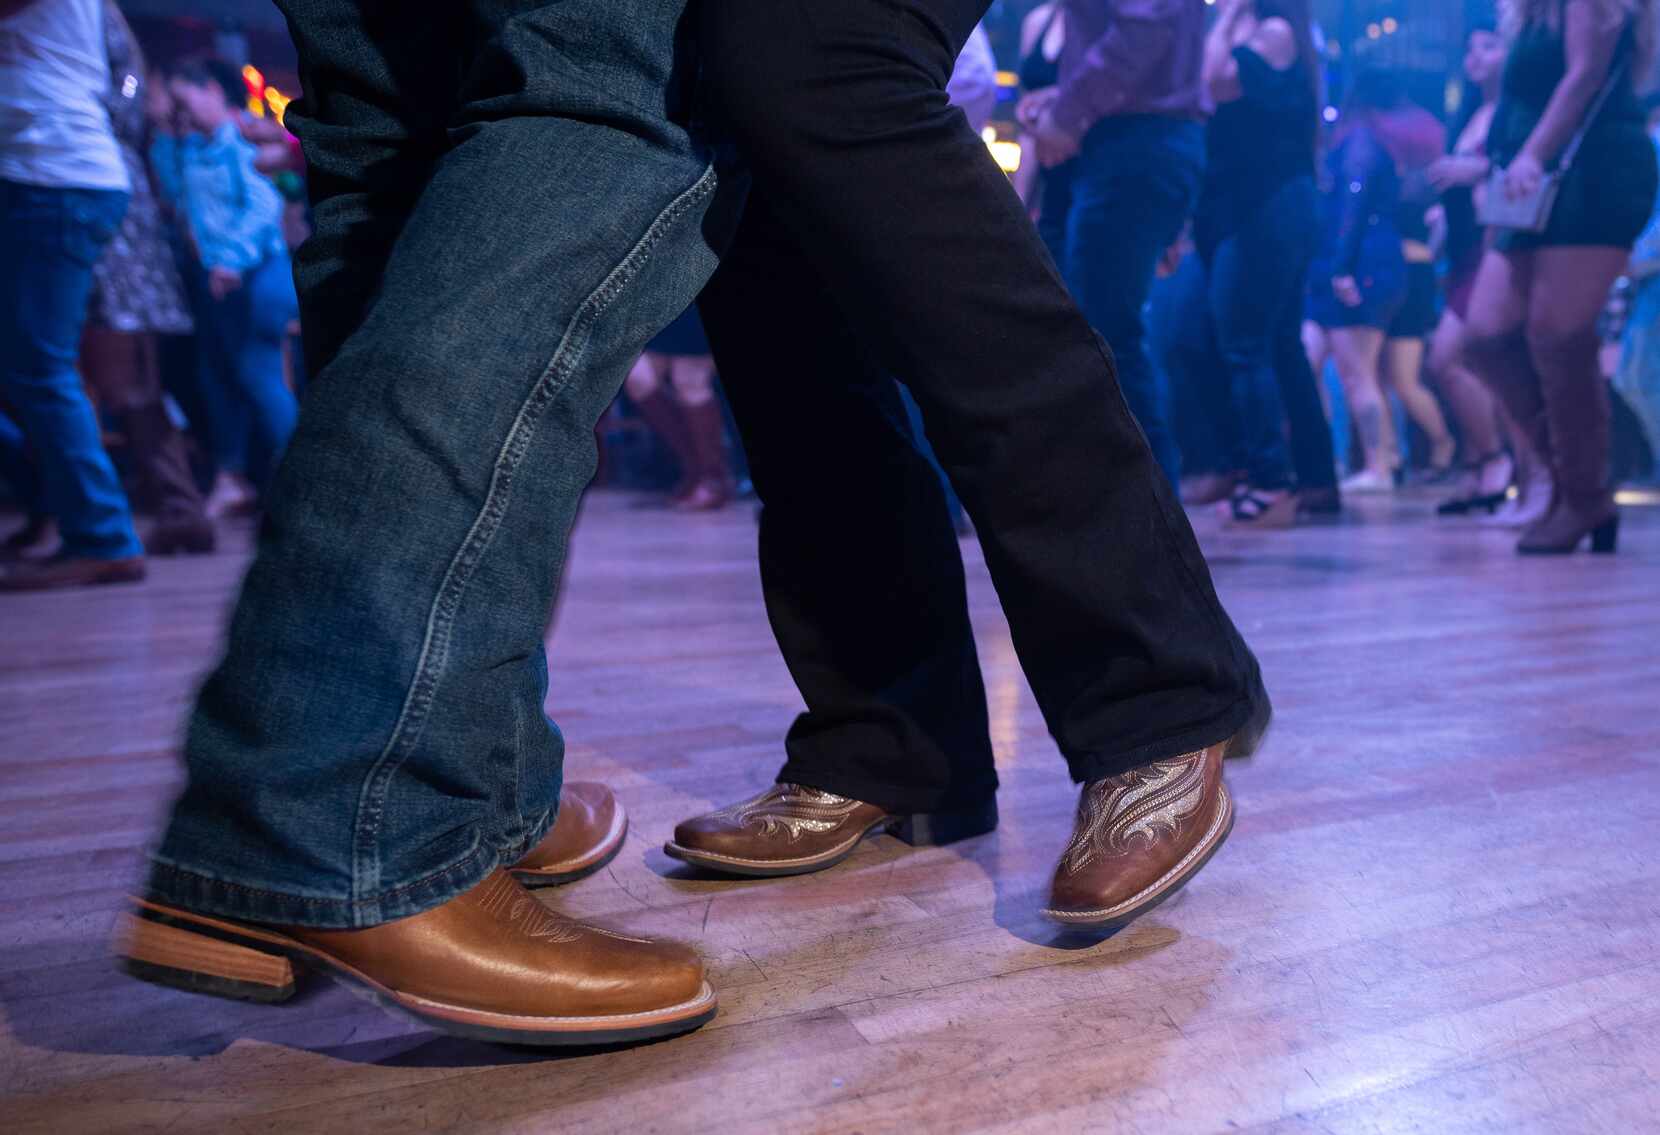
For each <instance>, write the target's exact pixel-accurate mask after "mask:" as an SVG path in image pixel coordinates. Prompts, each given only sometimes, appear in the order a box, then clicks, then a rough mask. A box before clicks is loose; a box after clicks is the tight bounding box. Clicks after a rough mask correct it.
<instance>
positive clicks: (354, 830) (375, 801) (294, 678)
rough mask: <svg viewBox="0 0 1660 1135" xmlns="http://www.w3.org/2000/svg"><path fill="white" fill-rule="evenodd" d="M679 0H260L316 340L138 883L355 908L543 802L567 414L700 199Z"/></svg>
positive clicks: (578, 470)
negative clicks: (293, 152)
mask: <svg viewBox="0 0 1660 1135" xmlns="http://www.w3.org/2000/svg"><path fill="white" fill-rule="evenodd" d="M684 4H685V0H563V2H560V3H527V2H511V0H477V2H475V3H465V4H463V3H457V4H453V5H435V6H433V8H432V10H431V12H423V14H422V18H421V19H420V20H419V21H414V22H411V21H410V20H409V19H408V18H407V9H406V8H405V7H404V6H403V5H399V4H393V3H390V2H389V0H388V2H378V3H368V4H365V3H361V2H347V0H283V3H282V7H283V10H284V12H285V14H286V15H287V17H288V20H289V26H290V29H291V31H292V32H293V35H294V39H295V43H296V46H297V47H298V49H299V55H300V73H301V77H302V87H303V93H304V98H303V101H301V102H298V103H296V104H295V106H294V107H293V108H292V110H291V112H290V116H289V119H288V121H289V125H290V127H291V128H292V129H294V130H295V132H296V134H297V135H298V136H299V138H300V140H301V143H302V145H303V146H304V147H305V150H306V156H307V160H308V163H309V165H310V168H311V170H312V171H313V178H312V183H313V193H314V194H315V196H316V201H315V205H316V209H315V214H316V218H317V222H318V227H317V235H316V237H314V238H313V242H312V243H311V244H310V245H309V246H308V247H307V248H306V249H302V250H301V254H300V257H299V260H300V271H299V273H298V279H299V283H300V302H301V310H302V313H303V314H302V321H304V322H307V324H308V325H307V327H306V332H305V333H306V338H307V354H308V357H310V358H311V359H312V360H313V361H314V362H315V361H319V360H320V361H322V362H323V365H322V366H321V367H320V368H318V369H316V370H314V372H313V378H312V380H311V382H310V384H309V386H308V388H307V391H306V397H305V400H304V403H303V405H302V407H301V411H300V419H299V425H298V428H297V429H296V430H295V432H294V436H293V438H292V440H291V442H290V443H289V447H288V452H287V455H286V456H285V458H284V459H283V461H282V464H281V465H280V466H279V468H278V470H277V474H276V479H275V483H274V485H273V488H272V491H271V493H270V495H269V497H268V501H267V513H266V521H265V524H264V527H263V530H262V532H261V537H260V545H259V551H258V555H257V557H256V558H255V561H254V564H253V566H252V568H251V569H250V571H249V573H248V576H247V579H246V582H245V583H244V586H243V591H242V594H241V597H240V599H239V600H238V602H237V606H236V610H235V613H234V615H233V617H232V620H231V626H230V630H229V637H228V641H227V643H226V649H225V655H224V658H223V660H222V661H221V662H220V664H219V666H218V667H217V669H216V670H215V671H214V672H213V674H212V675H211V676H210V677H209V678H208V679H207V682H206V684H205V685H204V686H203V688H202V690H201V693H200V695H199V697H198V700H197V703H196V707H195V710H194V713H193V714H192V717H191V720H190V726H189V732H188V736H187V740H186V745H185V762H186V766H187V771H188V779H187V784H186V787H185V789H184V792H183V794H182V795H181V797H180V798H179V800H178V801H177V803H176V804H175V806H174V808H173V812H172V815H171V819H170V822H169V823H168V826H167V830H166V832H165V834H164V836H163V838H162V840H161V843H160V846H159V847H158V848H157V849H156V851H155V853H154V855H153V861H152V870H151V877H150V887H151V889H152V890H153V892H154V893H155V894H157V895H158V896H159V897H161V898H163V899H166V900H168V901H172V902H176V903H179V904H181V905H183V906H186V907H189V908H191V909H195V910H199V911H206V912H215V913H219V914H222V915H226V916H230V917H240V918H247V919H253V920H259V921H266V922H273V923H287V924H302V925H309V926H323V927H361V926H370V925H374V924H377V923H380V922H384V921H387V920H389V919H394V918H398V917H402V916H406V915H410V914H415V913H418V912H420V911H422V910H426V909H429V908H432V907H435V906H437V905H440V904H441V903H444V902H446V901H448V900H449V899H451V898H453V897H454V896H456V895H458V894H461V893H462V892H464V891H466V890H467V889H469V888H471V887H473V886H475V885H476V884H477V883H478V882H479V881H480V880H482V879H483V878H484V877H485V876H486V875H487V874H488V873H489V872H490V871H492V870H493V869H495V868H496V867H497V866H499V865H502V864H505V863H511V862H513V861H515V860H516V859H517V858H518V857H520V856H521V855H522V854H523V853H524V852H525V851H526V850H527V849H528V848H529V847H530V846H532V845H533V844H534V843H535V842H536V841H537V840H539V839H540V838H541V837H542V835H543V834H544V833H545V832H546V830H547V828H548V826H549V825H550V824H551V823H552V820H553V815H554V811H555V808H556V806H557V801H558V798H559V790H560V782H561V767H562V762H563V743H562V740H561V738H560V735H559V733H558V731H557V729H555V728H553V727H552V725H551V723H550V722H549V721H548V720H547V718H546V717H545V716H544V714H543V708H542V706H543V698H544V695H545V693H546V686H547V663H546V658H545V657H544V655H543V649H542V640H543V634H544V631H545V628H546V625H547V620H548V617H549V614H550V611H551V609H552V603H553V599H554V594H555V590H556V588H557V584H558V581H559V577H560V571H561V567H562V563H563V560H564V553H565V543H566V539H567V536H568V533H569V529H570V526H571V523H572V521H573V519H574V516H575V512H576V507H577V502H578V499H579V497H580V494H581V493H582V490H583V489H584V487H585V486H586V485H587V483H588V481H589V479H590V478H591V477H592V475H593V471H594V467H595V461H596V454H595V447H594V424H595V423H596V422H597V421H598V419H599V417H600V415H601V414H602V413H603V411H604V410H605V408H606V406H607V405H608V404H609V403H610V401H611V399H612V398H613V397H614V396H615V394H616V392H617V390H618V389H619V388H620V386H621V385H622V381H623V377H624V375H625V374H626V373H627V370H628V367H629V366H630V364H631V363H632V362H633V360H634V359H635V357H636V356H637V355H638V354H639V352H640V350H641V349H642V348H643V347H644V346H645V343H646V341H647V340H648V339H650V338H651V336H652V335H653V334H654V333H655V332H657V331H658V330H659V329H661V328H662V327H664V326H666V325H667V324H668V323H669V322H670V320H672V319H673V318H674V317H675V316H676V315H678V314H679V313H680V312H681V311H683V310H685V308H686V307H687V305H688V304H690V303H691V301H692V299H693V298H694V297H695V296H696V294H697V292H698V290H699V288H700V287H701V286H702V284H703V282H704V281H705V279H707V277H708V275H709V274H710V272H712V271H713V269H714V266H715V262H716V257H715V254H714V252H713V251H712V250H711V244H712V243H718V241H719V239H720V231H721V228H722V226H721V224H720V221H719V218H720V216H721V209H716V208H712V206H713V205H715V204H716V186H717V181H718V178H717V175H716V172H715V167H714V164H713V162H712V159H711V156H710V154H709V153H707V152H706V151H705V149H704V148H703V147H702V146H700V145H699V144H698V143H697V142H696V141H694V138H693V136H692V134H691V132H690V131H689V129H688V123H689V120H690V109H691V108H690V102H691V98H692V95H693V91H692V89H691V85H690V84H691V79H692V76H693V75H694V73H695V68H694V67H693V66H691V64H692V62H693V61H692V60H690V59H688V58H687V55H686V52H687V51H688V49H689V46H690V44H689V40H688V38H687V37H686V35H685V34H684V32H683V31H682V28H681V24H682V16H683V8H684ZM446 98H448V99H449V100H450V101H449V105H443V103H444V101H445V99H446ZM722 200H724V197H723V198H722ZM722 208H724V206H722Z"/></svg>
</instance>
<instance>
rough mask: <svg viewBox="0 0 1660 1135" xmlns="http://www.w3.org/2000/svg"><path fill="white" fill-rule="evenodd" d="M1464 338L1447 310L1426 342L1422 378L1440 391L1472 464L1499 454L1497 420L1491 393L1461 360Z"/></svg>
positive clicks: (1456, 318)
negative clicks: (1426, 357) (1423, 374)
mask: <svg viewBox="0 0 1660 1135" xmlns="http://www.w3.org/2000/svg"><path fill="white" fill-rule="evenodd" d="M1464 339H1465V328H1464V320H1463V319H1461V318H1460V317H1459V315H1458V313H1457V312H1453V311H1448V312H1447V313H1446V314H1445V315H1443V316H1442V317H1441V323H1440V325H1439V326H1437V327H1436V329H1435V334H1434V336H1433V337H1432V338H1431V339H1430V345H1429V358H1428V362H1427V369H1426V371H1425V375H1426V377H1427V378H1429V380H1430V381H1431V382H1433V383H1434V384H1435V386H1436V387H1437V388H1438V389H1439V390H1440V391H1441V397H1442V398H1443V399H1445V400H1446V403H1447V409H1448V410H1450V411H1451V412H1452V416H1453V418H1454V420H1455V421H1457V422H1458V429H1459V432H1460V433H1461V434H1463V436H1464V445H1465V449H1466V452H1465V455H1464V456H1465V459H1466V460H1468V461H1470V462H1471V463H1474V462H1479V461H1482V460H1484V459H1485V458H1487V457H1490V456H1492V455H1493V454H1495V453H1497V452H1498V451H1499V448H1500V445H1501V442H1500V438H1499V417H1498V409H1497V407H1496V406H1495V405H1494V403H1493V395H1492V392H1491V391H1489V390H1488V389H1487V388H1486V387H1485V386H1483V385H1482V383H1481V380H1480V379H1479V378H1477V377H1476V376H1475V374H1474V373H1473V372H1472V371H1471V370H1470V368H1469V366H1468V365H1467V364H1466V363H1465V361H1464Z"/></svg>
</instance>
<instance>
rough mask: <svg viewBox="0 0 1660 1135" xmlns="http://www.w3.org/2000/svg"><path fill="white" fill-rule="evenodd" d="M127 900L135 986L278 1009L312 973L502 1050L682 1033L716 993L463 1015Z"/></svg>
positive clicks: (308, 953) (127, 962)
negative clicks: (612, 1009)
mask: <svg viewBox="0 0 1660 1135" xmlns="http://www.w3.org/2000/svg"><path fill="white" fill-rule="evenodd" d="M133 904H134V910H133V911H132V912H131V913H128V914H125V915H123V916H122V923H121V926H120V929H119V935H120V937H119V942H118V945H117V954H118V955H119V958H120V965H121V968H122V969H123V970H125V971H126V972H127V973H129V974H131V975H132V976H133V977H136V978H139V979H140V980H143V981H148V982H152V983H154V984H157V985H165V986H170V987H172V988H175V989H183V990H186V991H188V992H191V993H206V994H210V995H212V996H216V997H226V998H230V999H232V1000H237V1001H255V1002H260V1003H263V1004H277V1003H281V1002H283V1001H287V1000H288V999H289V998H290V997H292V996H293V995H294V993H295V992H296V991H297V990H298V988H299V983H300V980H301V977H302V975H303V974H304V973H305V972H306V971H307V970H318V971H321V972H322V973H323V975H324V976H327V977H331V978H333V979H334V980H336V981H339V982H342V983H343V984H346V985H348V986H351V987H354V988H355V989H357V990H361V991H363V992H366V993H367V994H368V995H369V996H370V997H371V998H372V999H373V1000H374V1001H376V1002H378V1003H379V1004H380V1005H382V1006H384V1007H385V1008H388V1009H392V1010H396V1011H399V1012H402V1013H404V1014H406V1015H408V1016H411V1017H413V1018H415V1019H416V1020H417V1021H419V1022H421V1023H422V1024H423V1025H427V1026H429V1027H431V1028H435V1029H438V1030H439V1031H440V1032H445V1033H450V1034H453V1035H455V1036H463V1037H470V1038H473V1039H476V1040H487V1041H494V1042H497V1043H503V1044H527V1045H548V1046H551V1045H606V1044H626V1043H632V1042H635V1041H642V1040H652V1039H655V1038H658V1037H665V1036H673V1035H675V1034H677V1033H683V1032H689V1031H690V1030H692V1029H695V1028H698V1027H699V1026H701V1025H704V1024H707V1023H708V1022H709V1021H711V1020H713V1019H714V1016H715V1010H716V1001H715V993H714V990H712V989H711V988H710V987H709V984H708V982H705V983H704V984H703V988H702V989H701V990H699V992H698V995H697V996H696V997H694V998H692V999H691V1000H690V1001H685V1002H682V1003H681V1004H679V1005H669V1006H665V1007H664V1008H661V1009H653V1010H650V1011H648V1012H642V1013H617V1014H607V1015H601V1016H572V1017H535V1016H521V1015H516V1014H511V1013H497V1012H491V1011H489V1010H484V1009H470V1008H467V1007H466V1006H462V1005H451V1004H447V1003H445V1002H442V1001H434V1000H431V999H429V998H425V997H420V996H417V995H415V994H411V993H399V992H397V991H396V990H393V989H389V988H387V987H386V986H384V985H382V984H380V983H379V982H377V981H376V980H375V979H374V978H372V977H370V976H369V975H367V974H365V973H363V972H362V971H360V970H358V969H355V968H353V967H352V966H349V965H347V964H346V963H344V962H342V961H340V960H338V959H336V958H333V957H330V956H329V955H328V954H325V953H323V952H322V951H320V950H316V949H313V948H312V947H310V946H307V945H305V944H304V943H302V942H298V941H295V940H294V939H291V938H286V937H284V936H282V935H280V934H276V933H273V932H270V931H266V930H258V929H255V928H253V927H246V926H238V925H236V924H234V923H229V922H224V921H221V920H219V919H216V918H210V917H207V916H205V915H198V914H192V913H190V912H188V911H183V910H178V909H176V908H173V907H166V906H161V905H159V904H157V903H152V902H147V901H145V900H143V899H134V900H133Z"/></svg>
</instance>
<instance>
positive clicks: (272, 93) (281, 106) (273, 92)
mask: <svg viewBox="0 0 1660 1135" xmlns="http://www.w3.org/2000/svg"><path fill="white" fill-rule="evenodd" d="M293 101H294V100H293V99H291V98H289V97H288V96H287V95H285V94H283V93H282V92H281V91H279V90H277V88H275V87H266V88H265V104H266V105H267V106H269V107H270V108H271V114H272V116H273V117H275V118H276V120H277V121H278V122H281V121H282V120H283V119H284V118H285V117H287V115H288V104H289V103H291V102H293Z"/></svg>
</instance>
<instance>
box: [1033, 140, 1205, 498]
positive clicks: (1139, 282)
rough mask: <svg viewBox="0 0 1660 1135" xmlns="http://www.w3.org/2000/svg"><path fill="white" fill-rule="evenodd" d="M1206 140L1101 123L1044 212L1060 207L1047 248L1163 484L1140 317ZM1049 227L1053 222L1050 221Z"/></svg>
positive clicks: (1168, 448)
mask: <svg viewBox="0 0 1660 1135" xmlns="http://www.w3.org/2000/svg"><path fill="white" fill-rule="evenodd" d="M1204 165H1205V133H1204V127H1203V126H1201V125H1200V124H1199V123H1197V122H1187V121H1183V120H1179V119H1171V118H1155V117H1139V116H1138V117H1129V118H1106V119H1103V120H1102V121H1100V122H1098V123H1096V124H1095V126H1094V127H1093V128H1092V129H1091V130H1090V132H1089V133H1088V134H1087V135H1085V136H1084V140H1083V148H1082V150H1081V152H1080V153H1079V154H1078V156H1077V157H1076V158H1074V159H1073V160H1072V161H1071V162H1069V163H1068V164H1067V166H1066V167H1065V168H1064V169H1063V170H1051V171H1048V173H1047V174H1046V176H1049V177H1051V179H1052V181H1053V182H1054V183H1055V188H1054V189H1052V190H1051V189H1046V192H1045V196H1044V205H1045V209H1046V210H1047V209H1049V208H1050V207H1051V202H1052V201H1053V202H1054V203H1055V204H1056V205H1058V204H1059V203H1060V202H1061V201H1064V202H1065V204H1066V212H1065V216H1066V220H1065V227H1064V229H1056V228H1052V229H1051V232H1052V234H1053V235H1052V236H1051V241H1052V242H1054V241H1058V242H1059V244H1058V247H1055V246H1054V245H1053V244H1052V247H1051V251H1052V252H1053V253H1054V254H1055V257H1056V261H1057V263H1058V264H1059V265H1060V268H1061V272H1062V274H1063V275H1064V276H1065V278H1066V283H1067V287H1068V288H1070V289H1071V291H1072V295H1073V297H1074V298H1075V299H1076V300H1077V301H1078V306H1079V307H1080V308H1082V309H1083V312H1084V315H1085V316H1086V317H1088V319H1089V321H1090V323H1091V324H1093V325H1094V327H1095V329H1096V330H1097V331H1099V332H1100V333H1101V335H1102V336H1103V337H1104V338H1105V339H1106V340H1107V343H1108V345H1109V346H1111V347H1112V353H1113V358H1114V360H1115V361H1116V362H1117V364H1118V383H1119V386H1121V387H1122V388H1123V391H1124V398H1125V400H1126V401H1128V402H1129V404H1130V411H1131V412H1132V413H1133V414H1134V415H1135V417H1136V421H1138V422H1139V423H1140V424H1141V429H1142V432H1143V433H1145V434H1146V435H1147V443H1148V445H1150V446H1151V447H1152V449H1153V456H1154V457H1155V458H1156V459H1157V460H1158V463H1159V467H1160V468H1161V469H1163V470H1164V473H1165V476H1167V477H1169V478H1170V480H1171V481H1172V482H1174V481H1175V480H1176V479H1177V477H1178V476H1179V475H1180V471H1181V470H1180V466H1181V456H1180V454H1179V453H1178V452H1177V450H1176V442H1175V437H1174V436H1173V435H1172V433H1171V432H1170V410H1169V392H1168V390H1167V388H1166V386H1165V382H1164V378H1163V376H1162V375H1161V374H1160V373H1159V370H1158V368H1157V367H1156V366H1154V365H1153V360H1152V357H1151V355H1150V354H1149V353H1148V350H1147V342H1146V338H1147V332H1146V323H1145V309H1146V307H1147V297H1148V295H1149V294H1150V292H1151V291H1152V287H1153V276H1154V273H1155V272H1156V271H1157V269H1158V262H1159V257H1160V256H1162V255H1163V254H1164V250H1165V249H1167V248H1169V247H1170V245H1171V244H1172V243H1173V242H1174V241H1175V239H1176V238H1177V237H1178V236H1179V235H1180V234H1181V231H1182V226H1183V225H1184V224H1185V223H1186V222H1187V217H1188V214H1189V213H1191V212H1192V211H1193V205H1194V202H1195V201H1196V200H1197V198H1198V194H1199V182H1200V179H1201V178H1202V176H1203V175H1204ZM1049 224H1050V225H1051V226H1054V225H1056V224H1057V221H1056V220H1051V221H1050V222H1049Z"/></svg>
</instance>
